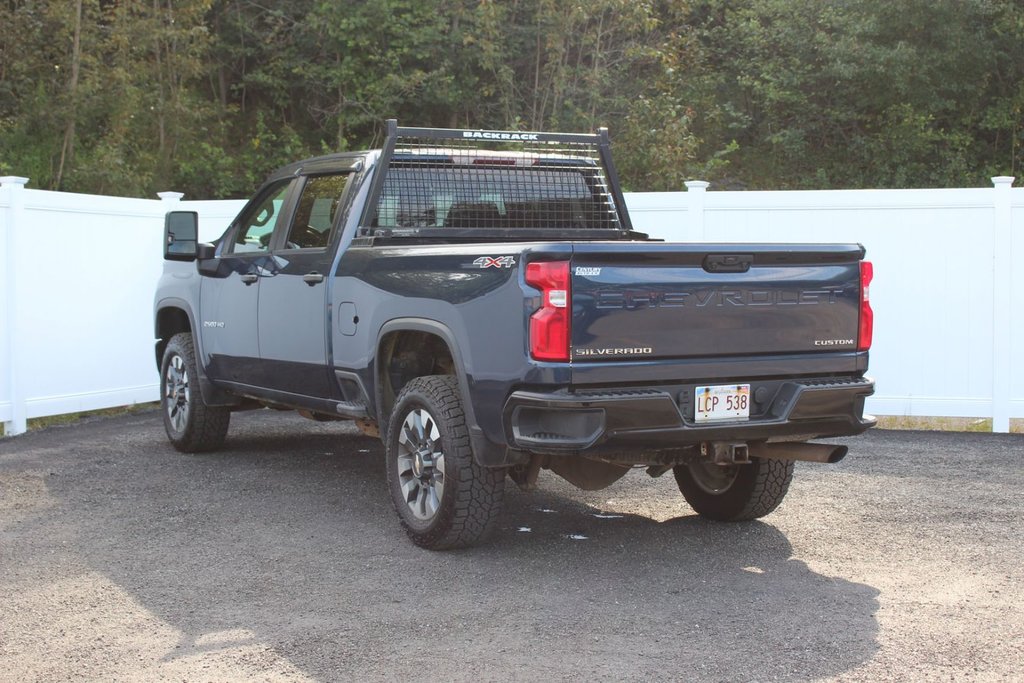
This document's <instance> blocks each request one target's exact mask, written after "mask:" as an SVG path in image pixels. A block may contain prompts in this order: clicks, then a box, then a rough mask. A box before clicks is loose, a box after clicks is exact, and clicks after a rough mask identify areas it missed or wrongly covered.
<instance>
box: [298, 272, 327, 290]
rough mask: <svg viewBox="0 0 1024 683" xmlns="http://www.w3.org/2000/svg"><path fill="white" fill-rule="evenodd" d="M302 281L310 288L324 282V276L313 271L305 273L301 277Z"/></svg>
mask: <svg viewBox="0 0 1024 683" xmlns="http://www.w3.org/2000/svg"><path fill="white" fill-rule="evenodd" d="M302 281H303V282H305V283H306V284H307V285H309V286H310V287H312V286H313V285H315V284H317V283H320V282H323V281H324V274H323V273H318V272H316V271H315V270H314V271H313V272H312V273H306V274H305V275H303V276H302Z"/></svg>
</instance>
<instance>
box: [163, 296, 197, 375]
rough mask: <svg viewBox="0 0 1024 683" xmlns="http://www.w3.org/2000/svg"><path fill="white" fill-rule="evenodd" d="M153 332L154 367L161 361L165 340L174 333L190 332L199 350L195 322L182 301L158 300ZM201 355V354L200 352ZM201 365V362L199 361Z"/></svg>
mask: <svg viewBox="0 0 1024 683" xmlns="http://www.w3.org/2000/svg"><path fill="white" fill-rule="evenodd" d="M153 331H154V333H155V336H156V340H157V342H156V367H157V369H159V368H160V364H161V363H162V362H163V357H164V350H165V349H166V348H167V342H169V341H170V340H171V337H173V336H174V335H176V334H179V333H182V332H189V333H191V334H192V343H193V345H194V346H195V347H196V350H197V351H199V344H200V340H199V339H197V337H198V335H197V334H196V332H195V323H194V322H193V319H192V310H191V309H190V308H189V306H188V304H186V303H185V302H184V301H180V300H175V299H165V300H164V301H161V302H160V305H159V307H158V308H157V310H156V316H155V320H154V330H153ZM200 356H201V354H200ZM200 365H201V363H200Z"/></svg>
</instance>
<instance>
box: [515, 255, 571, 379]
mask: <svg viewBox="0 0 1024 683" xmlns="http://www.w3.org/2000/svg"><path fill="white" fill-rule="evenodd" d="M526 284H528V285H530V286H531V287H536V288H537V289H539V290H540V292H541V305H540V308H539V309H537V311H536V312H535V313H534V314H533V315H531V316H530V355H531V356H532V357H533V358H534V359H536V360H554V361H568V360H569V331H570V325H569V323H570V319H571V316H572V306H571V304H570V291H569V262H568V261H541V262H534V263H529V264H527V266H526Z"/></svg>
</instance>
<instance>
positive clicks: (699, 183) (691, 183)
mask: <svg viewBox="0 0 1024 683" xmlns="http://www.w3.org/2000/svg"><path fill="white" fill-rule="evenodd" d="M683 185H686V189H687V190H697V191H698V192H699V191H701V190H706V189H708V186H709V185H711V183H709V182H708V181H706V180H687V181H686V182H684V183H683Z"/></svg>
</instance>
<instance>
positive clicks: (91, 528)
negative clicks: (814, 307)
mask: <svg viewBox="0 0 1024 683" xmlns="http://www.w3.org/2000/svg"><path fill="white" fill-rule="evenodd" d="M228 439H229V440H228V444H227V447H226V449H225V450H224V451H222V452H220V453H217V454H210V455H202V456H184V455H180V454H178V453H176V452H174V451H173V450H172V449H171V448H170V446H169V445H168V444H167V442H166V440H165V438H164V435H163V429H162V426H161V424H160V421H159V415H158V414H157V413H156V412H147V413H142V414H137V415H130V416H125V417H116V418H97V419H93V420H90V421H87V422H85V423H80V424H78V425H75V426H69V427H53V428H50V429H45V430H41V431H38V432H33V433H30V434H28V435H25V436H21V437H16V438H7V439H3V440H0V662H2V665H0V679H2V680H10V681H31V680H37V681H51V680H68V679H75V680H80V679H93V680H109V681H118V680H120V681H135V680H178V681H181V680H187V681H198V680H244V679H258V680H317V681H332V680H382V679H389V680H393V679H397V680H404V679H411V678H419V679H429V680H472V681H476V680H501V681H507V680H545V681H547V680H568V679H582V678H584V677H585V678H587V679H590V680H624V679H625V680H644V681H651V680H694V681H702V680H706V681H776V680H778V681H789V680H792V681H804V680H812V679H814V680H818V679H821V680H848V681H879V680H985V681H987V680H1021V679H1022V678H1024V591H1022V588H1021V586H1022V579H1024V541H1022V537H1021V533H1020V524H1021V521H1022V520H1024V514H1022V513H1024V502H1022V495H1024V494H1022V491H1024V437H1022V436H1020V435H1009V436H997V435H989V434H951V433H928V432H881V431H876V432H874V433H871V434H868V435H865V436H864V437H861V438H858V439H853V440H850V441H849V443H850V445H851V446H852V453H851V455H850V456H849V457H848V458H847V459H846V460H845V461H843V462H841V463H839V464H838V465H833V466H826V465H803V464H798V466H797V474H796V479H795V481H794V484H793V487H792V488H791V489H790V493H789V496H788V497H787V499H786V502H785V503H784V504H783V505H782V507H781V508H780V509H779V510H778V511H777V512H775V513H774V514H772V515H771V516H769V517H768V518H766V519H765V520H764V521H763V522H752V523H747V524H740V525H725V524H715V523H709V522H704V521H702V520H701V519H699V518H697V517H696V516H694V515H693V513H692V511H691V510H690V509H689V508H688V507H687V506H686V505H685V503H684V502H683V500H682V497H681V496H680V495H679V493H678V490H677V489H676V486H675V482H674V481H673V480H672V478H671V476H668V477H664V478H661V479H650V478H649V477H647V476H646V474H643V473H642V472H640V471H638V472H635V473H632V474H630V475H629V476H627V477H626V478H625V479H623V480H621V481H620V482H619V483H617V484H615V485H614V486H612V487H611V488H608V489H606V490H604V491H598V492H595V493H584V492H581V491H577V490H575V489H573V488H571V487H570V486H569V485H567V484H565V483H564V482H561V480H559V479H557V478H556V477H554V476H553V475H547V476H545V475H544V474H542V477H541V482H540V486H541V489H540V491H538V492H534V493H531V494H525V493H520V492H518V490H516V489H515V488H514V487H513V486H512V485H511V484H510V489H509V496H508V498H507V502H506V510H505V515H504V518H503V523H502V524H501V529H500V531H499V532H498V534H497V535H496V537H495V538H494V539H493V540H492V541H491V542H490V543H489V544H487V545H486V546H483V547H479V548H474V549H471V550H467V551H458V552H449V553H431V552H427V551H422V550H419V549H417V548H415V547H414V546H413V545H412V544H411V543H409V542H408V541H407V540H406V538H405V536H404V534H403V532H402V531H401V529H400V528H399V526H398V523H397V520H396V518H395V515H394V512H393V511H392V509H391V505H390V501H389V500H388V497H387V492H386V489H385V485H384V475H383V467H382V464H381V452H382V450H381V446H380V444H379V442H377V441H374V440H372V439H369V438H366V437H363V436H360V435H358V434H357V433H356V432H354V431H353V429H352V427H350V426H348V425H346V424H343V423H338V424H315V423H311V422H307V421H305V420H301V419H298V418H295V417H294V416H293V415H292V414H288V413H274V412H270V411H259V412H252V413H242V414H239V415H236V416H234V419H233V424H232V429H231V433H230V435H229V437H228Z"/></svg>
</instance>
